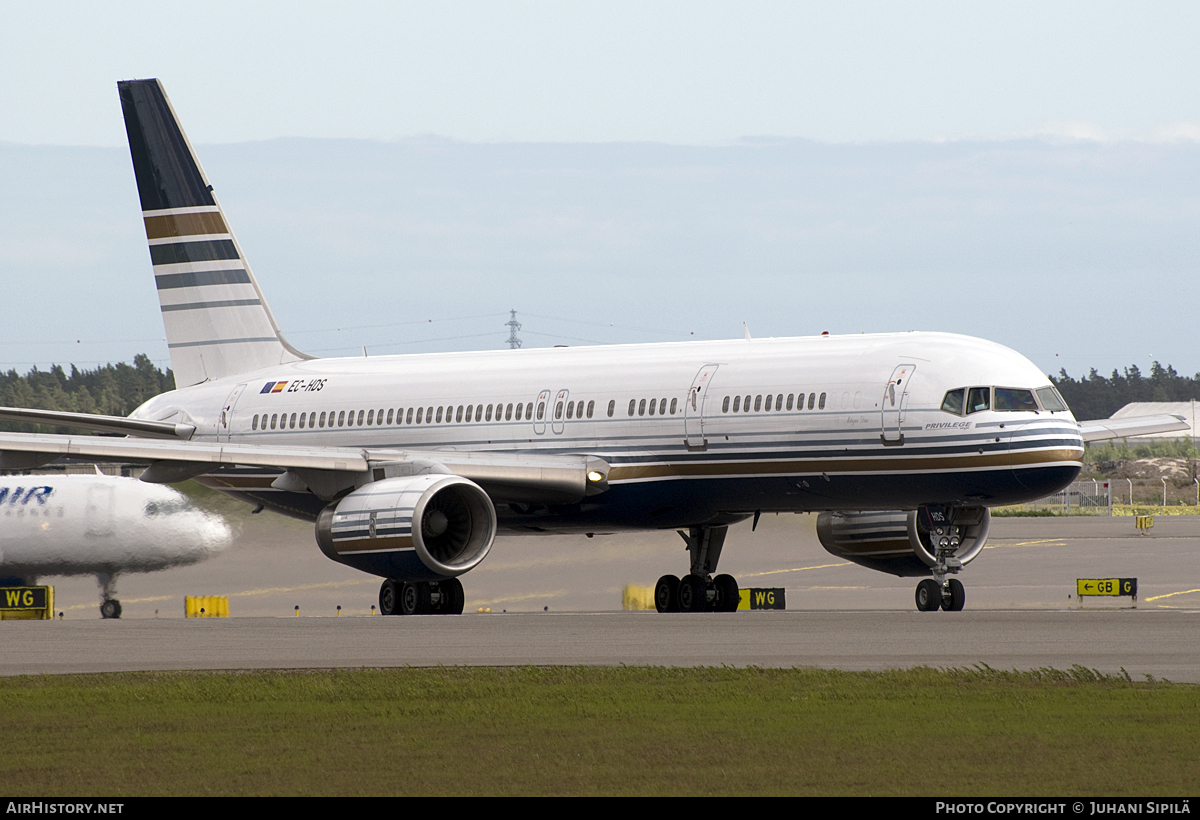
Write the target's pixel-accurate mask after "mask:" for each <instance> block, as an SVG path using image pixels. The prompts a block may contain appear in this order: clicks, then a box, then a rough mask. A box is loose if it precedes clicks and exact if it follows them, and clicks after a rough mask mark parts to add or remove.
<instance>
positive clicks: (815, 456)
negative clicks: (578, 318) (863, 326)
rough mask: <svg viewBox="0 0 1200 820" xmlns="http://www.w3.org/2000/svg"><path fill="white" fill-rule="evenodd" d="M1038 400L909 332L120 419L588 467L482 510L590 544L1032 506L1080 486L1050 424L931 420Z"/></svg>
mask: <svg viewBox="0 0 1200 820" xmlns="http://www.w3.org/2000/svg"><path fill="white" fill-rule="evenodd" d="M910 376H911V378H910ZM1049 386H1050V382H1049V380H1048V379H1047V378H1046V376H1045V375H1044V374H1042V373H1040V372H1039V371H1038V369H1037V368H1036V367H1035V366H1034V365H1033V364H1032V363H1030V362H1029V361H1028V360H1027V359H1025V358H1024V357H1022V356H1021V355H1019V354H1018V353H1016V352H1014V351H1012V350H1010V349H1008V348H1005V347H1002V346H1000V345H997V344H994V343H991V342H987V341H983V340H980V339H975V338H971V337H966V336H957V335H952V334H941V333H915V332H914V333H900V334H877V335H862V336H819V337H805V338H788V339H755V340H737V341H723V342H693V343H677V344H675V343H672V344H654V345H627V346H617V347H583V348H553V349H535V350H512V351H495V352H484V353H446V354H433V355H412V356H388V357H377V358H374V357H373V358H365V357H364V358H355V359H314V360H310V361H303V362H295V363H289V364H283V365H279V366H277V367H271V368H266V369H263V370H258V371H254V372H250V373H244V374H241V375H239V376H237V377H233V378H226V379H221V380H217V381H213V382H208V383H204V384H201V385H197V386H194V387H189V388H185V389H181V390H177V391H175V392H173V393H168V394H165V395H162V396H158V397H156V398H154V399H152V400H151V401H149V402H147V403H146V404H145V405H143V406H142V407H141V408H139V409H138V410H137V411H136V412H135V413H134V416H135V417H137V418H143V419H154V420H168V421H178V422H184V423H191V424H194V425H196V428H197V431H196V435H195V437H194V438H195V439H196V440H210V441H211V440H220V441H230V442H234V443H241V444H264V445H305V446H331V447H343V448H345V447H358V448H375V449H380V448H392V449H401V450H422V451H428V450H459V451H487V452H507V453H544V454H568V453H570V454H588V455H593V456H597V457H599V458H602V459H604V460H605V461H606V462H607V463H608V464H610V465H611V468H612V469H611V472H610V473H609V475H608V484H609V489H608V491H607V492H605V493H602V494H600V495H597V496H595V497H593V498H589V499H588V500H587V501H586V502H584V503H583V504H581V505H575V506H573V507H571V508H570V509H558V510H542V509H532V508H530V509H521V508H519V506H514V507H513V508H512V509H502V510H500V513H501V519H502V524H506V525H508V526H513V527H517V528H521V527H527V528H530V529H532V530H534V531H541V530H578V529H584V530H586V529H589V528H595V529H601V530H609V529H626V528H635V529H636V528H657V527H678V526H684V525H687V524H697V523H703V522H718V521H722V520H737V518H739V517H744V516H745V515H749V514H752V513H754V512H756V511H785V510H795V511H801V510H835V509H855V510H869V509H906V508H907V509H912V508H915V507H916V506H919V505H921V504H931V503H934V504H945V503H960V504H982V505H985V506H987V505H995V504H1001V503H1015V502H1018V501H1024V500H1030V499H1033V498H1037V497H1040V496H1042V495H1045V494H1047V493H1049V492H1053V491H1055V490H1057V489H1059V488H1060V487H1061V486H1064V485H1065V484H1066V483H1068V482H1069V481H1070V480H1071V479H1072V478H1074V477H1075V475H1076V474H1077V473H1078V471H1079V469H1080V466H1081V461H1080V460H1081V458H1082V452H1083V445H1082V439H1081V438H1080V434H1079V430H1078V425H1077V424H1076V422H1075V420H1074V418H1073V417H1072V416H1071V414H1070V412H1069V411H1065V410H1060V411H1058V412H1050V411H1048V410H1046V409H1044V408H1037V409H1035V410H1023V411H1013V410H1004V411H1001V410H992V409H989V410H986V411H982V412H974V413H970V414H966V413H959V414H957V415H956V414H952V413H949V412H946V411H945V410H943V409H941V406H942V402H943V398H944V396H945V394H946V393H947V391H950V390H953V389H956V388H971V387H1004V388H1024V389H1029V390H1035V389H1039V388H1045V387H1049ZM801 396H802V397H803V399H802V404H800V403H798V399H799V397H801ZM209 480H210V481H211V482H212V483H213V485H214V486H218V487H220V488H221V489H224V490H227V491H232V492H235V493H238V494H240V495H243V496H245V497H248V498H251V499H254V500H259V501H262V502H264V503H267V504H274V505H275V506H277V507H279V508H281V509H284V510H286V511H289V512H291V513H293V514H300V515H304V516H306V517H311V516H315V515H316V513H317V512H318V511H319V506H320V504H321V503H322V502H319V501H318V500H317V499H315V498H314V499H312V500H311V502H305V501H304V500H303V499H299V498H297V497H296V494H295V493H283V492H282V491H278V490H273V489H272V488H271V487H270V486H269V485H270V482H271V476H270V475H265V474H262V471H258V472H257V473H252V472H249V471H243V473H242V474H240V475H239V474H237V473H236V471H227V472H226V473H216V474H214V475H212V476H210V477H209ZM285 496H286V499H285ZM306 503H307V506H306ZM297 505H299V506H297Z"/></svg>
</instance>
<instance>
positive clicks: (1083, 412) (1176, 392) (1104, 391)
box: [1050, 362, 1200, 420]
mask: <svg viewBox="0 0 1200 820" xmlns="http://www.w3.org/2000/svg"><path fill="white" fill-rule="evenodd" d="M1050 381H1052V382H1053V383H1054V386H1055V387H1057V388H1058V392H1059V393H1061V394H1062V397H1063V398H1064V399H1065V400H1066V402H1067V406H1068V407H1070V408H1071V412H1072V413H1074V414H1075V418H1077V419H1080V420H1090V419H1106V418H1108V417H1109V416H1111V415H1112V414H1113V413H1115V412H1117V411H1118V410H1120V409H1121V408H1122V407H1124V406H1125V405H1127V404H1129V403H1130V402H1135V401H1192V400H1193V399H1200V373H1197V374H1196V375H1195V376H1191V377H1189V376H1180V375H1179V374H1178V373H1176V372H1175V368H1173V367H1171V366H1170V365H1167V366H1166V367H1163V366H1162V365H1161V364H1159V363H1158V362H1155V363H1154V364H1152V365H1151V366H1150V375H1149V376H1143V375H1142V371H1141V370H1139V369H1138V366H1137V365H1136V364H1132V365H1130V366H1129V367H1126V368H1125V369H1124V372H1121V373H1118V372H1117V371H1116V370H1115V369H1114V370H1113V372H1112V375H1111V376H1109V377H1108V378H1105V377H1104V376H1101V375H1100V374H1099V373H1097V372H1096V368H1094V367H1093V368H1092V370H1091V372H1090V373H1088V375H1086V376H1084V377H1083V378H1080V379H1073V378H1071V377H1070V376H1068V375H1067V371H1066V370H1060V371H1059V372H1058V376H1057V377H1055V376H1051V377H1050Z"/></svg>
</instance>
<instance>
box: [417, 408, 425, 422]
mask: <svg viewBox="0 0 1200 820" xmlns="http://www.w3.org/2000/svg"><path fill="white" fill-rule="evenodd" d="M424 418H425V408H424V407H418V408H417V424H420V423H421V422H422V421H423V420H424Z"/></svg>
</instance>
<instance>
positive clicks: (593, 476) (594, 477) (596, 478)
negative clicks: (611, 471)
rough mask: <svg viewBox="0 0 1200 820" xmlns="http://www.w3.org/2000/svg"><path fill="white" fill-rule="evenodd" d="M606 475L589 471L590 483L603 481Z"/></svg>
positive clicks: (596, 471) (597, 471)
mask: <svg viewBox="0 0 1200 820" xmlns="http://www.w3.org/2000/svg"><path fill="white" fill-rule="evenodd" d="M603 480H604V473H602V472H600V471H599V470H588V481H603Z"/></svg>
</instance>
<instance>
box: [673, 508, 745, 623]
mask: <svg viewBox="0 0 1200 820" xmlns="http://www.w3.org/2000/svg"><path fill="white" fill-rule="evenodd" d="M728 531H729V528H728V527H724V526H721V527H692V528H690V529H689V530H688V534H687V535H684V533H683V530H680V531H679V536H680V537H681V538H682V539H683V540H684V542H685V543H687V549H688V552H689V553H691V572H690V573H689V574H687V575H685V576H684V577H683V578H682V579H679V578H676V577H675V576H674V575H664V576H663V577H661V578H659V579H658V583H657V584H655V585H654V608H655V609H657V610H658V611H659V612H734V611H735V610H737V608H738V603H739V602H740V600H741V596H740V594H739V592H738V583H737V580H736V579H735V578H734V577H733V576H732V575H718V576H716V577H715V578H714V577H712V573H713V572H715V571H716V569H717V561H719V560H720V558H721V547H722V546H723V545H724V543H725V534H726V533H727V532H728Z"/></svg>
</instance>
